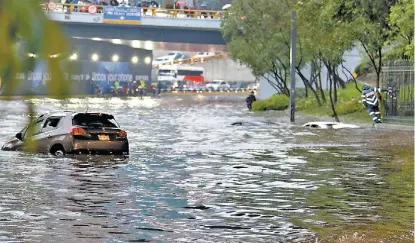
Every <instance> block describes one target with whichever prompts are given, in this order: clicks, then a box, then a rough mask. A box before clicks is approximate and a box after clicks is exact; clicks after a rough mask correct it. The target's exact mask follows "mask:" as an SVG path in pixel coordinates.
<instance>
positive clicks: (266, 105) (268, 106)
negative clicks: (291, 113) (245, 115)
mask: <svg viewBox="0 0 415 243" xmlns="http://www.w3.org/2000/svg"><path fill="white" fill-rule="evenodd" d="M289 102H290V99H289V98H288V97H287V96H286V95H281V94H278V95H273V96H271V97H270V98H268V99H265V100H257V101H255V102H254V103H252V110H253V111H267V110H285V109H287V108H288V104H289Z"/></svg>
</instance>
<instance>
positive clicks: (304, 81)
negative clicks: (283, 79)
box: [296, 68, 321, 106]
mask: <svg viewBox="0 0 415 243" xmlns="http://www.w3.org/2000/svg"><path fill="white" fill-rule="evenodd" d="M296 69H297V73H298V75H299V76H300V78H301V79H302V80H303V83H304V86H305V87H306V88H307V87H308V88H309V89H310V90H311V92H312V93H313V95H314V98H315V99H316V101H317V103H318V105H319V106H321V100H320V97H318V94H317V92H316V91H315V89H313V86H311V85H310V82H309V81H308V80H307V78H306V77H305V76H304V75H303V73H302V72H301V71H300V69H299V68H296ZM306 90H307V89H306Z"/></svg>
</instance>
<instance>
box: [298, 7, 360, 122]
mask: <svg viewBox="0 0 415 243" xmlns="http://www.w3.org/2000/svg"><path fill="white" fill-rule="evenodd" d="M336 8H337V2H335V1H332V0H329V1H324V2H323V1H320V0H310V1H307V2H299V3H298V4H297V6H296V9H297V12H298V16H299V20H298V32H299V36H300V38H302V39H303V43H304V49H305V52H307V53H308V55H310V56H312V57H313V58H312V63H314V65H316V66H318V65H317V64H318V63H323V65H324V66H325V68H326V69H327V79H328V83H329V100H330V104H331V108H332V113H333V116H334V118H335V119H336V121H338V120H339V119H338V117H337V113H336V110H335V108H334V107H335V106H334V105H335V103H336V102H337V85H338V84H340V85H341V86H343V85H344V84H343V83H344V82H343V81H342V80H341V79H340V77H339V75H338V74H337V67H338V66H339V65H341V64H342V63H343V54H344V52H345V51H346V50H349V49H351V48H352V47H353V28H352V26H351V25H350V24H349V23H347V22H341V21H340V22H339V21H333V17H332V15H333V12H335V11H334V10H335V9H336ZM309 13H313V14H312V15H311V14H309ZM319 71H321V70H319ZM320 82H321V78H320ZM320 87H321V85H320ZM320 94H321V96H322V97H324V93H323V92H322V90H321V92H320Z"/></svg>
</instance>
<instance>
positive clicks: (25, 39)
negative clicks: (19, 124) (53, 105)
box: [0, 0, 70, 151]
mask: <svg viewBox="0 0 415 243" xmlns="http://www.w3.org/2000/svg"><path fill="white" fill-rule="evenodd" d="M0 22H1V28H0V74H1V78H2V82H3V85H4V86H3V94H6V95H11V94H13V93H14V91H15V90H16V89H17V88H18V87H19V85H20V82H21V81H20V79H17V78H16V76H17V74H18V73H27V72H28V71H31V70H33V68H34V66H35V64H36V61H37V60H43V61H46V62H47V67H48V72H49V73H50V76H51V79H50V80H48V81H46V85H47V88H48V94H49V95H50V96H62V95H67V94H69V91H70V80H68V79H65V78H64V74H63V71H64V69H65V68H66V66H65V64H64V63H63V62H62V60H63V59H64V58H66V57H67V56H68V55H67V40H66V38H65V36H64V35H63V34H62V33H61V31H60V29H59V26H58V24H57V23H56V22H52V21H50V20H49V19H48V18H47V17H46V15H45V13H44V11H43V10H42V9H41V7H40V5H39V1H26V0H13V1H0ZM28 53H34V54H35V55H36V58H29V57H28V56H27V54H28ZM55 55H57V56H55ZM55 57H56V58H55ZM28 98H30V96H29V97H28ZM34 110H35V107H34V104H33V103H31V102H28V103H27V112H28V114H29V123H32V122H33V119H34ZM28 134H29V137H30V136H31V135H33V129H29V130H28ZM26 145H27V150H29V151H32V150H33V149H34V146H35V144H34V143H32V142H31V141H30V140H29V141H27V143H26Z"/></svg>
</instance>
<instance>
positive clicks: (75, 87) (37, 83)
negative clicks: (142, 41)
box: [15, 60, 151, 95]
mask: <svg viewBox="0 0 415 243" xmlns="http://www.w3.org/2000/svg"><path fill="white" fill-rule="evenodd" d="M64 75H65V78H66V79H70V80H71V84H72V85H71V86H72V87H71V90H72V94H75V95H76V94H96V93H104V94H105V93H111V88H112V87H113V86H114V85H115V83H116V82H118V83H119V85H120V86H121V87H122V88H131V87H132V85H133V84H134V81H136V82H137V83H139V82H140V81H145V83H146V87H147V88H149V87H150V84H151V77H150V75H151V66H148V65H147V66H146V65H140V64H138V65H137V64H132V63H131V62H105V61H103V62H92V61H79V62H77V67H76V68H73V70H71V71H70V72H67V73H64ZM16 79H18V80H19V81H20V86H19V88H18V89H17V90H16V92H15V94H16V95H24V94H28V93H32V94H35V95H45V94H47V87H46V86H47V82H49V81H50V80H51V79H52V77H51V74H50V73H49V72H48V71H47V63H46V62H45V61H40V60H39V61H37V62H36V65H35V68H34V69H33V70H32V71H29V72H27V73H18V74H17V75H16Z"/></svg>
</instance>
